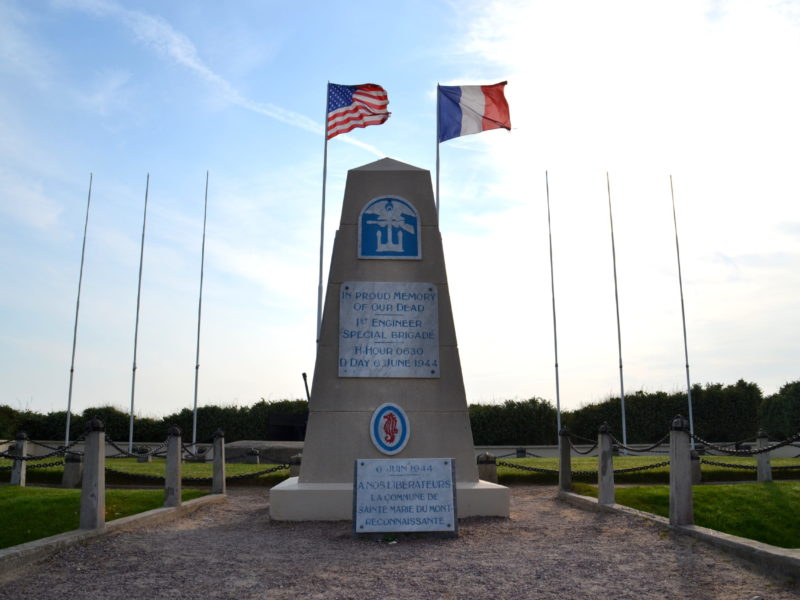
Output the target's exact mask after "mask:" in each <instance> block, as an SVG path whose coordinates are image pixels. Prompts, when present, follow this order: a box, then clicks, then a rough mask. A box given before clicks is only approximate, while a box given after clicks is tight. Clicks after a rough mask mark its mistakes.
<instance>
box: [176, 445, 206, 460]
mask: <svg viewBox="0 0 800 600" xmlns="http://www.w3.org/2000/svg"><path fill="white" fill-rule="evenodd" d="M181 449H182V450H183V451H184V452H185V453H186V454H188V455H189V456H192V457H194V458H201V457H203V456H205V454H206V453H205V452H203V453H202V454H201V453H198V452H193V451H192V450H190V449H189V444H184V443H181Z"/></svg>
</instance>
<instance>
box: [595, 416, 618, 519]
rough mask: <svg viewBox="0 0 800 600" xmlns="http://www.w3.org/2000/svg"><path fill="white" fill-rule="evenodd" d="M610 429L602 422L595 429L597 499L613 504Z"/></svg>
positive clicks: (612, 465)
mask: <svg viewBox="0 0 800 600" xmlns="http://www.w3.org/2000/svg"><path fill="white" fill-rule="evenodd" d="M611 445H612V444H611V429H610V428H609V427H608V423H603V424H602V425H600V428H599V429H598V431H597V486H598V490H597V501H598V502H599V503H600V504H614V502H615V501H616V497H615V494H614V459H613V456H614V455H613V450H612V449H611Z"/></svg>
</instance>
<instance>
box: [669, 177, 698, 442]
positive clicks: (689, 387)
mask: <svg viewBox="0 0 800 600" xmlns="http://www.w3.org/2000/svg"><path fill="white" fill-rule="evenodd" d="M669 191H670V194H671V195H672V223H673V224H674V225H675V253H676V254H677V256H678V286H679V287H680V291H681V319H682V320H683V355H684V358H685V359H686V397H687V398H688V400H689V432H690V433H691V434H692V435H694V416H693V412H694V411H693V410H692V383H691V380H690V378H689V344H688V343H687V341H686V308H685V307H684V303H683V276H682V274H681V248H680V245H679V244H678V218H677V217H676V216H675V190H674V188H673V187H672V175H670V176H669ZM691 441H692V448H694V438H692V440H691Z"/></svg>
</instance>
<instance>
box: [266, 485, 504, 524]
mask: <svg viewBox="0 0 800 600" xmlns="http://www.w3.org/2000/svg"><path fill="white" fill-rule="evenodd" d="M269 499H270V500H269V502H270V506H269V516H270V518H272V519H275V520H276V521H350V520H352V519H353V484H352V483H300V482H299V481H298V478H297V477H290V478H289V479H287V480H285V481H283V482H281V483H279V484H278V485H276V486H275V487H273V488H272V489H271V490H270V492H269ZM456 503H457V506H458V516H459V517H506V518H508V515H509V503H510V496H509V490H508V488H507V487H505V486H502V485H497V484H496V483H489V482H488V481H477V482H475V483H472V482H464V481H459V482H456Z"/></svg>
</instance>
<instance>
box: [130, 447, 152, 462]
mask: <svg viewBox="0 0 800 600" xmlns="http://www.w3.org/2000/svg"><path fill="white" fill-rule="evenodd" d="M134 453H135V454H137V456H136V462H140V463H149V462H152V459H153V456H152V455H151V454H150V448H145V447H144V446H140V447H139V448H135V449H134Z"/></svg>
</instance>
